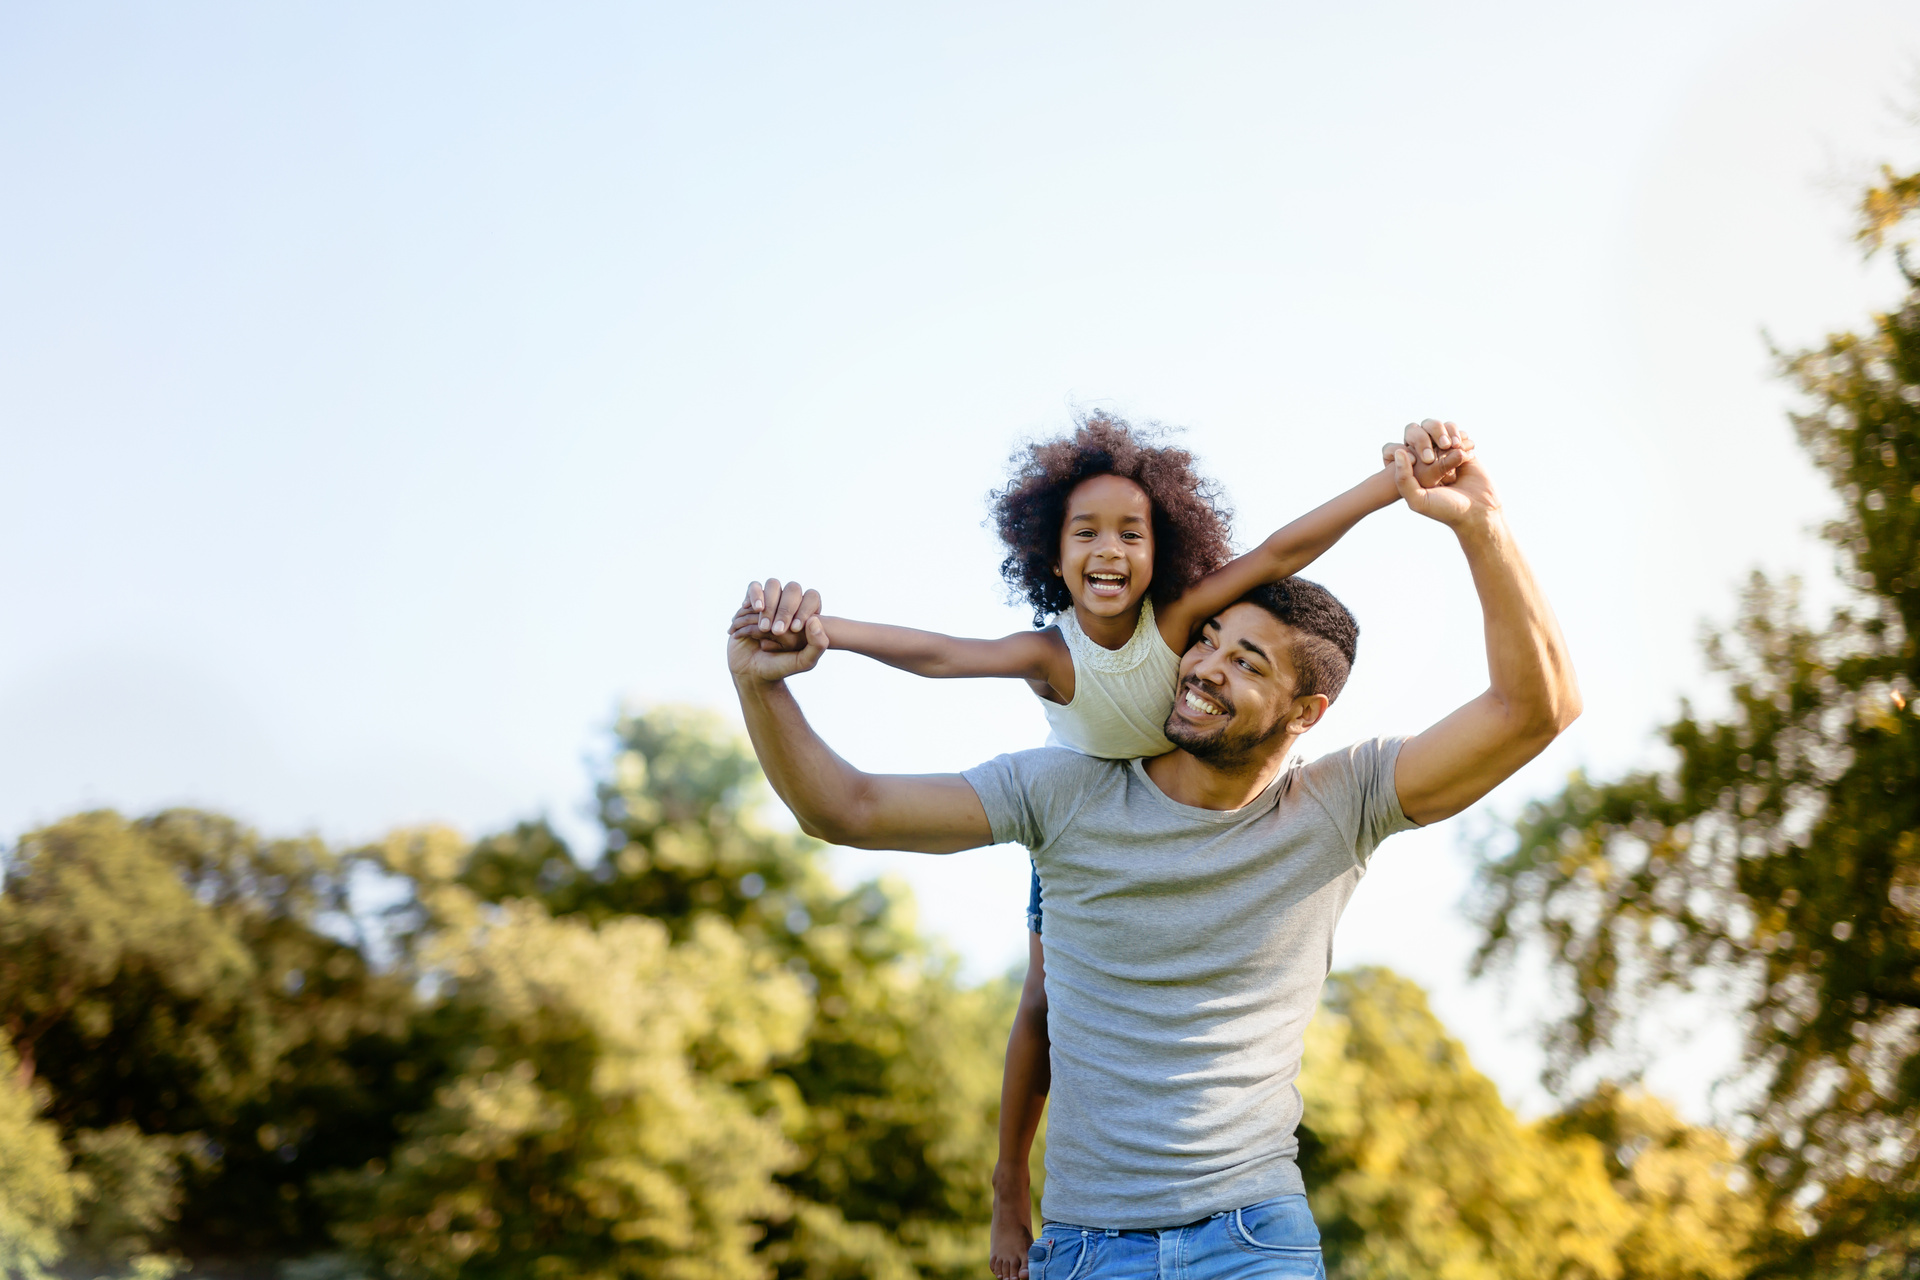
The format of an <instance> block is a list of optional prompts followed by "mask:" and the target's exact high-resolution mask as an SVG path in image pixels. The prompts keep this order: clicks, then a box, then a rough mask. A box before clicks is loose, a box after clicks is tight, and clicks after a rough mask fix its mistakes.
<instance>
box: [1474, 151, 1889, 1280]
mask: <svg viewBox="0 0 1920 1280" xmlns="http://www.w3.org/2000/svg"><path fill="white" fill-rule="evenodd" d="M1917 208H1920V174H1915V175H1907V176H1900V175H1896V174H1893V173H1891V172H1888V173H1887V174H1886V180H1885V182H1884V183H1883V184H1882V185H1880V186H1878V187H1876V188H1874V189H1873V190H1871V191H1869V192H1868V193H1867V195H1866V197H1865V198H1864V200H1863V202H1862V206H1861V213H1862V230H1861V233H1860V234H1861V239H1862V241H1863V242H1864V243H1866V244H1867V246H1868V248H1869V250H1874V249H1878V248H1880V247H1881V246H1882V245H1884V244H1887V243H1893V244H1895V245H1896V252H1897V253H1898V255H1899V260H1900V266H1901V271H1902V273H1903V275H1905V277H1906V280H1907V285H1908V296H1907V298H1906V300H1905V303H1904V304H1903V305H1902V306H1901V307H1900V309H1898V310H1896V311H1893V312H1891V313H1889V314H1886V315H1882V316H1877V317H1875V319H1874V324H1873V327H1872V329H1871V330H1870V331H1869V332H1866V333H1864V334H1841V335H1837V336H1835V337H1833V338H1831V339H1829V340H1828V342H1827V343H1826V345H1825V346H1823V347H1821V348H1820V349H1818V350H1813V351H1807V352H1803V353H1800V354H1798V355H1794V356H1791V357H1787V358H1785V359H1784V360H1783V365H1784V368H1785V371H1786V372H1787V374H1788V375H1789V376H1790V377H1791V378H1792V379H1793V380H1794V381H1795V382H1796V384H1797V385H1798V386H1799V388H1800V389H1801V390H1802V391H1803V392H1804V393H1805V395H1806V397H1807V399H1808V401H1809V404H1808V407H1807V409H1806V411H1805V412H1802V413H1799V414H1796V415H1795V416H1794V419H1793V421H1794V426H1795V429H1796V431H1797V433H1798V436H1799V439H1800V441H1801V443H1802V444H1803V445H1804V446H1805V447H1806V449H1807V451H1808V453H1809V454H1810V455H1811V457H1812V459H1813V461H1814V463H1815V465H1816V466H1818V467H1819V468H1820V470H1821V471H1823V472H1824V473H1825V474H1826V476H1827V478H1828V480H1829V481H1830V482H1831V484H1832V485H1833V487H1834V489H1835V491H1836V492H1837V493H1838V495H1839V497H1840V499H1841V502H1842V515H1841V517H1840V518H1839V519H1837V520H1835V521H1834V522H1832V523H1831V524H1829V525H1828V526H1827V529H1826V537H1827V538H1828V539H1829V540H1830V541H1831V542H1832V543H1833V545H1834V548H1835V550H1836V552H1837V556H1838V561H1839V569H1840V574H1841V577H1842V579H1843V581H1844V583H1845V585H1846V586H1847V588H1848V589H1849V599H1848V601H1847V603H1846V604H1845V605H1844V607H1842V608H1839V609H1836V610H1835V611H1834V612H1833V613H1832V614H1831V615H1830V616H1829V617H1827V618H1826V619H1825V620H1824V621H1823V622H1821V623H1819V624H1817V625H1816V624H1814V623H1810V622H1809V621H1807V620H1806V619H1805V618H1804V617H1803V616H1802V614H1801V613H1800V611H1799V609H1798V608H1797V604H1796V596H1797V590H1796V586H1795V584H1794V583H1792V582H1790V581H1789V582H1786V583H1775V582H1772V581H1769V580H1768V579H1766V578H1765V577H1763V576H1760V575H1758V574H1756V575H1755V576H1754V578H1753V580H1752V583H1751V585H1750V586H1749V588H1748V589H1747V591H1746V593H1745V595H1744V597H1743V599H1742V600H1741V604H1740V613H1739V617H1738V619H1737V621H1736V622H1735V623H1734V625H1733V627H1732V628H1731V630H1730V631H1728V632H1726V633H1724V634H1721V635H1718V636H1715V637H1714V638H1713V639H1712V640H1711V641H1710V643H1709V655H1710V657H1711V659H1712V662H1713V664H1714V666H1715V668H1716V669H1717V670H1719V671H1721V672H1724V673H1725V674H1726V676H1727V679H1728V683H1729V684H1730V686H1731V695H1732V696H1731V709H1730V711H1729V712H1728V713H1727V714H1725V715H1724V716H1722V717H1719V718H1708V717H1703V716H1699V715H1696V714H1695V712H1694V711H1693V710H1692V708H1691V707H1689V706H1686V705H1683V706H1682V707H1681V711H1680V716H1679V718H1678V719H1677V720H1676V721H1674V723H1672V724H1671V725H1669V726H1668V727H1667V729H1666V730H1665V737H1666V740H1667V742H1668V743H1669V745H1670V746H1671V747H1672V749H1673V753H1674V757H1675V763H1674V764H1673V766H1672V767H1671V768H1669V769H1667V770H1664V771H1657V772H1645V773H1638V774H1634V775H1631V776H1629V777H1626V778H1622V779H1620V780H1618V781H1615V782H1609V783H1604V784H1602V783H1595V782H1591V781H1588V780H1587V779H1585V778H1584V777H1576V778H1575V779H1574V780H1573V781H1572V782H1571V783H1570V784H1569V785H1568V787H1567V788H1566V790H1565V791H1564V792H1562V793H1561V794H1560V795H1558V796H1556V797H1554V798H1553V799H1551V800H1548V801H1545V802H1542V803H1540V804H1536V805H1534V806H1532V807H1530V808H1529V809H1528V810H1527V811H1526V813H1525V814H1524V815H1523V817H1522V818H1521V821H1520V822H1519V824H1518V835H1519V840H1518V843H1517V845H1516V846H1515V847H1514V849H1513V850H1512V851H1511V852H1510V853H1508V854H1506V855H1505V856H1504V857H1500V858H1497V859H1494V860H1490V861H1489V862H1488V863H1487V865H1486V866H1485V867H1484V868H1483V883H1484V886H1485V889H1486V891H1487V893H1486V899H1485V904H1484V922H1485V924H1486V928H1487V936H1486V939H1485V943H1484V946H1483V948H1482V951H1481V954H1480V962H1481V963H1482V964H1483V965H1484V964H1489V963H1499V962H1504V961H1507V960H1510V959H1511V957H1513V956H1514V955H1515V954H1516V951H1517V948H1518V947H1519V946H1520V945H1522V944H1523V943H1526V942H1528V941H1532V942H1538V943H1541V944H1543V945H1544V948H1545V950H1546V951H1547V953H1548V954H1549V955H1550V956H1551V958H1552V961H1553V963H1554V964H1555V965H1556V967H1557V968H1558V970H1559V971H1560V972H1561V973H1562V974H1563V975H1564V976H1565V977H1567V978H1568V979H1569V980H1570V981H1569V985H1570V987H1571V988H1572V991H1573V993H1574V998H1575V1003H1574V1006H1573V1010H1572V1013H1571V1014H1570V1016H1569V1017H1567V1019H1566V1020H1565V1021H1564V1022H1563V1023H1561V1024H1560V1025H1559V1026H1558V1027H1557V1028H1556V1029H1555V1031H1554V1033H1553V1036H1552V1039H1551V1042H1550V1048H1551V1050H1552V1054H1553V1061H1554V1067H1555V1069H1556V1078H1558V1079H1561V1080H1564V1079H1565V1078H1566V1075H1567V1072H1568V1071H1570V1070H1571V1069H1572V1068H1573V1067H1575V1066H1576V1065H1578V1064H1579V1063H1580V1062H1582V1061H1584V1060H1586V1059H1588V1058H1590V1057H1591V1056H1592V1055H1593V1054H1595V1053H1596V1052H1598V1051H1601V1050H1603V1049H1606V1048H1608V1047H1609V1046H1612V1045H1616V1044H1618V1043H1620V1042H1621V1040H1622V1039H1623V1037H1624V1036H1625V1034H1626V1032H1627V1030H1628V1028H1629V1026H1630V1023H1631V1019H1632V1017H1633V1015H1634V1014H1635V1012H1636V1011H1637V1010H1640V1009H1642V1008H1644V1005H1645V1001H1646V1000H1647V998H1648V997H1649V996H1651V995H1653V994H1655V993H1657V992H1659V991H1661V990H1663V989H1681V990H1690V989H1695V988H1696V987H1698V986H1700V985H1701V984H1703V983H1706V984H1714V983H1724V984H1725V985H1726V986H1727V987H1728V988H1729V989H1731V990H1732V991H1734V992H1735V993H1736V997H1737V999H1738V1000H1739V1001H1741V1002H1742V1004H1743V1010H1742V1012H1743V1015H1744V1020H1745V1024H1746V1027H1747V1030H1748V1040H1747V1047H1746V1052H1745V1060H1746V1064H1747V1066H1748V1067H1749V1069H1750V1070H1751V1072H1752V1073H1753V1076H1754V1079H1755V1083H1756V1087H1755V1089H1754V1091H1753V1092H1754V1094H1755V1096H1756V1099H1757V1100H1756V1101H1755V1102H1754V1104H1753V1106H1752V1108H1751V1116H1750V1118H1751V1121H1752V1123H1753V1125H1754V1134H1753V1139H1752V1141H1751V1142H1750V1144H1749V1145H1748V1149H1747V1158H1748V1159H1749V1161H1750V1164H1751V1167H1752V1170H1753V1172H1754V1174H1755V1176H1756V1177H1757V1178H1758V1179H1760V1180H1761V1181H1763V1182H1764V1183H1765V1184H1766V1185H1767V1186H1768V1187H1769V1188H1770V1191H1771V1194H1772V1205H1771V1212H1770V1214H1769V1218H1768V1227H1769V1229H1768V1232H1767V1235H1766V1238H1765V1239H1764V1240H1763V1241H1762V1243H1761V1244H1760V1246H1759V1251H1758V1254H1757V1256H1758V1258H1759V1259H1760V1261H1759V1263H1758V1264H1757V1265H1758V1273H1759V1274H1783V1275H1788V1274H1790V1275H1803V1274H1814V1273H1816V1272H1824V1271H1825V1270H1828V1269H1844V1270H1846V1271H1847V1273H1848V1274H1860V1275H1907V1274H1912V1270H1911V1269H1912V1268H1913V1267H1914V1266H1915V1265H1916V1264H1920V1225H1916V1224H1920V704H1916V701H1915V695H1916V690H1917V689H1920V651H1917V650H1916V638H1917V637H1920V276H1916V275H1915V274H1914V273H1913V272H1912V271H1911V270H1910V268H1909V266H1908V261H1907V257H1906V253H1905V247H1904V246H1903V245H1899V243H1898V236H1899V233H1900V231H1901V230H1902V229H1903V228H1904V227H1905V226H1906V225H1907V223H1908V220H1909V219H1910V218H1911V216H1912V215H1913V213H1914V212H1915V210H1916V209H1917Z"/></svg>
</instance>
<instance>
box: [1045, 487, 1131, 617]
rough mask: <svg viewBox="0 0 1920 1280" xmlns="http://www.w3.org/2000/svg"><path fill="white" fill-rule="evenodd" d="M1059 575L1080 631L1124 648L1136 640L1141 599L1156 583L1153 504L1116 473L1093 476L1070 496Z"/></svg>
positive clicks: (1062, 536) (1061, 537)
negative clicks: (1154, 571)
mask: <svg viewBox="0 0 1920 1280" xmlns="http://www.w3.org/2000/svg"><path fill="white" fill-rule="evenodd" d="M1054 572H1055V573H1058V574H1059V575H1060V578H1061V580H1062V581H1063V582H1064V583H1065V584H1066V588H1067V591H1068V592H1069V593H1070V594H1071V595H1072V596H1073V607H1074V613H1075V615H1076V616H1077V618H1078V620H1079V622H1080V627H1081V629H1082V630H1083V631H1085V632H1086V633H1087V636H1088V637H1089V638H1090V639H1092V640H1093V641H1094V642H1095V643H1096V644H1099V645H1102V646H1104V647H1106V648H1109V649H1118V648H1120V647H1121V646H1122V645H1124V644H1126V642H1127V640H1128V639H1129V638H1131V637H1132V635H1133V629H1134V624H1135V621H1136V619H1137V615H1138V611H1139V607H1140V597H1141V596H1143V595H1145V594H1146V593H1147V587H1148V585H1149V584H1151V583H1152V581H1153V502H1152V500H1151V499H1149V498H1148V497H1147V491H1146V490H1145V489H1142V488H1141V487H1140V486H1139V485H1137V484H1135V483H1134V482H1133V481H1131V480H1127V479H1124V478H1122V477H1120V476H1115V475H1100V476H1093V477H1090V478H1089V479H1086V480H1082V481H1081V482H1080V483H1079V484H1077V485H1075V486H1074V488H1073V491H1072V492H1071V493H1069V494H1068V495H1067V517H1066V520H1065V521H1064V522H1063V523H1062V524H1061V526H1060V560H1059V563H1058V564H1057V565H1056V566H1055V568H1054Z"/></svg>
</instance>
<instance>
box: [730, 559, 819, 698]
mask: <svg viewBox="0 0 1920 1280" xmlns="http://www.w3.org/2000/svg"><path fill="white" fill-rule="evenodd" d="M830 647H831V645H830V643H829V641H828V640H827V627H826V623H824V622H822V621H821V619H820V593H819V592H818V591H812V590H808V589H807V588H804V587H802V586H801V585H800V584H799V583H797V582H785V583H783V582H781V581H780V579H778V578H768V579H767V580H766V581H765V582H749V583H748V584H747V594H746V598H745V599H744V600H742V601H741V602H740V608H739V609H738V610H736V611H735V612H734V615H733V620H732V621H731V622H729V623H728V624H727V667H728V669H729V670H731V671H732V672H733V675H734V678H735V679H736V680H738V679H742V678H745V679H751V680H763V681H767V682H769V683H771V682H773V681H776V680H784V679H786V678H787V677H788V676H791V675H798V674H799V673H800V672H802V671H810V670H812V669H813V667H814V665H815V664H816V663H818V662H819V661H820V655H821V654H823V653H825V652H826V651H827V650H828V649H829V648H830Z"/></svg>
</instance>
